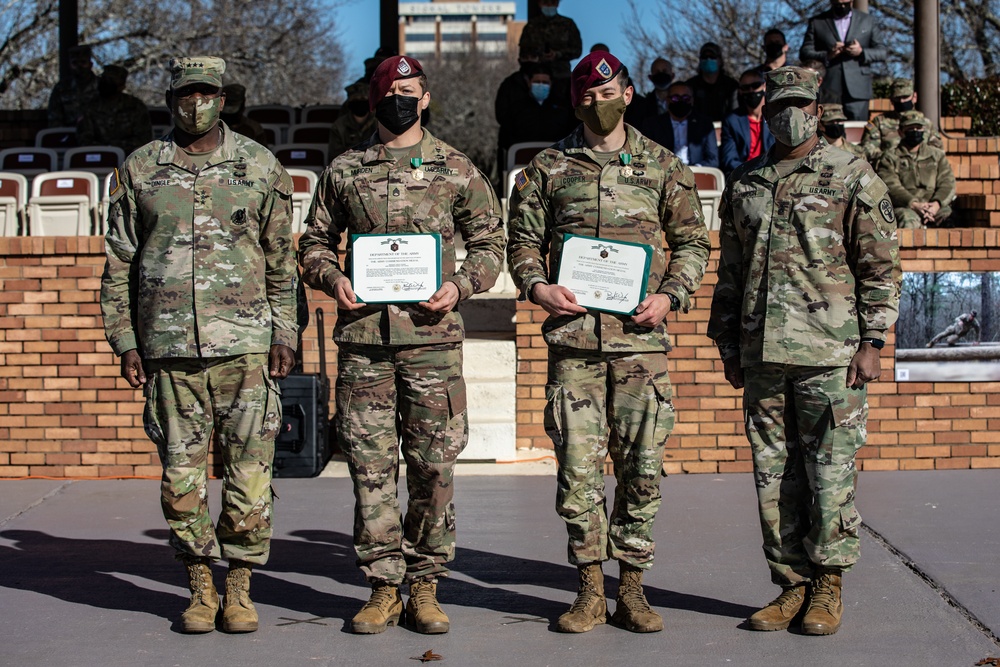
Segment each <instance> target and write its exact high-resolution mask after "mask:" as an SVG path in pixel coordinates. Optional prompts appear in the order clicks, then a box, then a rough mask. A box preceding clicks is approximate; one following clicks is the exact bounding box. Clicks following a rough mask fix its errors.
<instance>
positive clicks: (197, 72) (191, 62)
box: [170, 56, 226, 89]
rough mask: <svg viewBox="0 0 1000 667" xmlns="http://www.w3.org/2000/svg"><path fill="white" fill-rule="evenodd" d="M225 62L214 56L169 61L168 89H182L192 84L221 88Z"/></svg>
mask: <svg viewBox="0 0 1000 667" xmlns="http://www.w3.org/2000/svg"><path fill="white" fill-rule="evenodd" d="M225 72H226V61H225V60H223V59H222V58H216V57H215V56H193V57H189V58H174V59H172V60H171V61H170V87H171V88H173V89H177V88H183V87H184V86H189V85H191V84H192V83H207V84H209V85H210V86H215V87H216V88H222V75H223V74H225Z"/></svg>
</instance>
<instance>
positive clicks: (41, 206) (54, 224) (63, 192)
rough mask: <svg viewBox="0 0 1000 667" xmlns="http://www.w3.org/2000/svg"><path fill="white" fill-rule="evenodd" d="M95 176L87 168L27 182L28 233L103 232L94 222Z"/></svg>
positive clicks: (100, 226)
mask: <svg viewBox="0 0 1000 667" xmlns="http://www.w3.org/2000/svg"><path fill="white" fill-rule="evenodd" d="M97 203H98V182H97V176H96V175H95V174H93V173H91V172H89V171H54V172H51V173H48V174H39V175H38V176H36V177H35V179H34V180H33V181H32V182H31V199H29V200H28V222H29V230H30V232H31V235H32V236H90V235H92V234H103V233H104V231H103V226H104V225H103V223H98V224H95V216H96V212H97Z"/></svg>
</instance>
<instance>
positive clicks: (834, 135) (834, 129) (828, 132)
mask: <svg viewBox="0 0 1000 667" xmlns="http://www.w3.org/2000/svg"><path fill="white" fill-rule="evenodd" d="M845 132H846V130H845V129H844V124H843V123H829V124H827V125H824V126H823V134H824V135H825V136H826V137H827V138H828V139H833V140H834V141H836V140H837V139H840V138H841V137H842V136H844V134H845Z"/></svg>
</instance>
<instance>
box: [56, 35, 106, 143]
mask: <svg viewBox="0 0 1000 667" xmlns="http://www.w3.org/2000/svg"><path fill="white" fill-rule="evenodd" d="M92 56H93V54H92V52H91V49H90V47H89V46H74V47H73V48H71V49H70V50H69V69H70V78H69V80H68V81H66V80H63V79H59V81H58V82H57V83H56V85H55V86H53V87H52V93H51V94H50V95H49V111H48V113H49V127H76V125H77V123H79V122H80V120H81V119H82V118H83V113H84V111H85V110H86V109H87V107H89V106H90V105H91V104H93V103H94V102H95V101H96V100H97V76H96V75H95V74H94V70H93V69H92V67H93V65H94V62H93V60H92Z"/></svg>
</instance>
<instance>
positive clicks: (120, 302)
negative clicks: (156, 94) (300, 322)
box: [101, 124, 297, 359]
mask: <svg viewBox="0 0 1000 667" xmlns="http://www.w3.org/2000/svg"><path fill="white" fill-rule="evenodd" d="M220 127H222V131H223V139H222V143H221V144H220V145H219V147H218V148H217V149H216V150H215V152H214V153H213V154H212V156H211V157H210V158H209V161H208V163H207V164H206V165H205V167H204V169H202V170H201V172H200V173H199V172H198V171H197V169H196V167H195V166H194V164H193V163H192V162H191V159H190V158H189V157H188V155H187V154H186V153H185V152H184V151H183V150H181V149H180V148H178V147H177V145H176V144H175V143H174V142H173V133H170V134H168V135H167V136H166V137H164V138H163V139H162V140H159V139H158V140H156V141H152V142H150V143H148V144H146V145H145V146H143V147H141V148H140V149H139V150H137V151H136V152H135V153H133V154H132V155H131V157H129V158H128V160H126V161H125V165H124V166H123V167H122V169H121V171H120V172H119V173H118V179H119V180H118V183H114V182H112V187H113V188H115V190H114V193H113V194H112V195H111V208H110V210H109V211H108V233H107V237H106V246H107V264H106V265H105V267H104V276H103V278H102V279H101V309H102V310H103V312H104V330H105V333H106V335H107V338H108V342H109V343H111V347H112V349H114V351H115V354H118V355H121V354H122V353H124V352H126V351H128V350H131V349H133V348H136V347H138V348H139V352H140V354H141V355H142V356H143V358H146V359H150V358H153V359H155V358H166V357H222V356H231V355H237V354H248V353H257V352H267V351H268V350H269V349H270V347H271V345H273V344H281V345H287V346H289V347H291V348H293V349H294V347H295V344H296V338H297V327H296V321H295V320H296V295H295V291H296V286H295V282H296V278H295V255H294V253H293V250H292V239H291V216H292V203H291V195H292V180H291V178H290V177H289V176H288V174H287V173H286V172H285V170H284V169H283V168H282V166H281V164H279V163H278V161H277V160H276V159H275V158H274V156H273V155H271V153H270V152H269V151H268V150H267V149H266V148H264V147H263V146H261V145H259V144H256V143H254V142H252V141H250V140H249V139H247V138H246V137H244V136H242V135H239V134H235V133H234V132H232V131H231V130H230V129H229V128H228V127H226V126H225V125H224V124H220ZM137 342H138V345H137Z"/></svg>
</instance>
